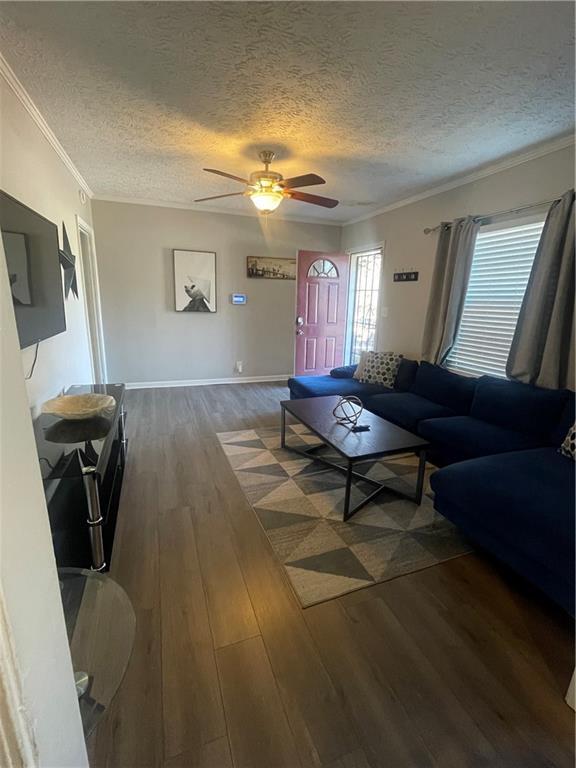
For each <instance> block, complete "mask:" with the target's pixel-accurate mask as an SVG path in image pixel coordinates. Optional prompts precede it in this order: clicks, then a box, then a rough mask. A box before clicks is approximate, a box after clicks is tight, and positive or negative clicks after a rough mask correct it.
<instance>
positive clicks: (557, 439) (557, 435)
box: [550, 391, 576, 445]
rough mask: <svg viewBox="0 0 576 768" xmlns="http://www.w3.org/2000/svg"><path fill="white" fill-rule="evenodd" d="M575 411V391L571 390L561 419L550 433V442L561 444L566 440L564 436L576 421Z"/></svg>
mask: <svg viewBox="0 0 576 768" xmlns="http://www.w3.org/2000/svg"><path fill="white" fill-rule="evenodd" d="M575 411H576V399H575V397H574V392H570V391H569V392H568V395H567V400H566V405H565V406H564V410H563V411H562V415H561V416H560V420H559V421H558V423H557V425H556V426H555V427H554V429H553V430H552V432H551V433H550V443H551V444H552V445H560V444H561V443H562V442H563V441H564V438H565V437H566V435H567V434H568V430H569V429H570V427H571V426H572V425H573V424H574V422H575V421H576V413H575Z"/></svg>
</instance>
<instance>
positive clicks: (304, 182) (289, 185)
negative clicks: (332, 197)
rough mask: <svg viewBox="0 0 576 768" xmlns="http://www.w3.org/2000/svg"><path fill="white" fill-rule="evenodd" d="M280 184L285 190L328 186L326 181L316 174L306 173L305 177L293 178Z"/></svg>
mask: <svg viewBox="0 0 576 768" xmlns="http://www.w3.org/2000/svg"><path fill="white" fill-rule="evenodd" d="M280 184H281V185H282V186H283V187H284V188H285V189H293V188H294V187H312V186H314V184H326V180H325V179H323V178H322V176H318V174H316V173H305V174H304V176H293V177H292V178H291V179H284V181H281V182H280Z"/></svg>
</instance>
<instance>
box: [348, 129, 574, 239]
mask: <svg viewBox="0 0 576 768" xmlns="http://www.w3.org/2000/svg"><path fill="white" fill-rule="evenodd" d="M573 145H574V135H573V134H572V135H570V136H561V137H560V138H557V139H552V141H548V142H546V143H545V144H540V145H538V146H537V147H535V148H533V149H530V150H528V151H526V152H521V153H519V154H516V155H512V156H511V157H508V158H505V159H504V160H499V161H497V162H495V163H491V164H490V165H486V166H484V167H483V168H480V169H479V170H477V171H473V172H472V173H469V174H467V175H466V176H459V177H457V178H455V179H453V180H452V181H447V182H446V183H445V184H439V185H438V186H435V187H430V188H429V189H427V190H425V191H424V192H419V193H417V194H416V195H412V196H411V197H405V198H403V199H402V200H398V201H397V202H395V203H390V205H386V206H384V207H383V208H377V209H376V210H375V211H372V213H366V214H364V215H363V216H358V218H355V219H349V220H348V221H345V222H343V223H342V224H341V226H342V227H347V226H349V225H350V224H357V223H358V222H360V221H368V219H373V218H375V217H376V216H380V215H381V214H383V213H389V212H390V211H395V210H396V209H397V208H403V207H404V206H405V205H411V204H412V203H418V202H420V200H425V199H426V198H427V197H434V195H441V194H442V193H443V192H449V191H450V190H452V189H457V188H458V187H464V186H466V184H472V182H474V181H479V180H480V179H485V178H487V177H488V176H493V175H494V174H495V173H500V172H501V171H507V170H508V169H509V168H514V167H515V166H517V165H522V164H523V163H527V162H529V161H530V160H536V159H537V158H539V157H544V156H545V155H550V154H552V152H558V150H560V149H565V148H566V147H570V146H573Z"/></svg>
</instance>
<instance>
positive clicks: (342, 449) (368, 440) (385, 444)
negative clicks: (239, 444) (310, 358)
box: [280, 395, 429, 520]
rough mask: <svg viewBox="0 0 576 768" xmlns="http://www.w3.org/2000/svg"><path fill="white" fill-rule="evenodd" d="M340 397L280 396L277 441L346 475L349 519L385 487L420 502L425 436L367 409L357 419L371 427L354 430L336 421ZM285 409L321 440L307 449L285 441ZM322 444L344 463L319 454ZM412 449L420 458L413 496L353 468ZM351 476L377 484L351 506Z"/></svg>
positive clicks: (426, 444)
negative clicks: (290, 397)
mask: <svg viewBox="0 0 576 768" xmlns="http://www.w3.org/2000/svg"><path fill="white" fill-rule="evenodd" d="M339 400H340V398H339V397H338V396H337V395H334V396H329V397H306V398H302V399H301V400H283V401H282V402H281V403H280V406H281V420H282V421H281V423H282V430H281V443H280V444H281V446H282V448H285V449H286V450H289V451H294V453H298V454H300V455H302V456H306V457H307V458H309V459H313V460H314V461H318V462H321V463H322V464H325V465H326V466H328V467H331V468H332V469H336V470H338V471H339V472H343V473H344V474H345V475H346V492H345V496H344V515H343V518H342V519H343V520H349V519H350V518H351V517H352V515H354V514H356V512H358V511H359V510H360V509H362V507H365V506H366V504H369V503H370V502H371V501H374V499H375V498H376V497H377V496H378V495H379V494H381V493H382V491H384V490H387V491H391V492H393V493H397V494H399V495H400V496H404V497H406V498H409V499H410V500H411V501H414V502H415V503H416V504H421V502H422V491H423V488H424V470H425V468H426V449H427V448H428V446H429V443H427V442H426V440H422V438H421V437H418V436H417V435H413V434H412V433H411V432H407V431H406V430H405V429H402V428H401V427H397V426H396V425H395V424H392V423H391V422H389V421H386V419H382V418H380V416H376V414H374V413H370V411H363V413H362V415H361V417H360V419H359V421H358V423H359V424H369V425H370V430H369V431H367V432H353V431H352V430H351V429H350V428H349V427H347V426H344V425H342V424H338V423H337V421H336V418H335V416H334V414H333V413H332V411H333V410H334V408H335V406H336V404H337V402H338V401H339ZM286 412H288V413H289V414H291V415H292V416H293V417H294V418H295V419H296V420H297V421H299V422H300V423H301V424H303V425H304V426H305V427H307V428H308V429H309V430H310V432H312V433H313V434H315V435H316V436H317V437H319V438H320V440H322V443H321V444H320V445H314V446H312V447H311V448H308V449H304V448H299V447H296V446H291V445H286ZM325 446H329V447H330V448H333V449H334V450H335V451H336V452H337V453H338V454H339V455H340V456H342V458H343V459H344V460H345V463H344V465H342V464H336V462H334V461H330V460H329V459H326V458H324V457H323V456H318V455H317V451H318V450H320V449H321V448H324V447H325ZM411 452H414V453H415V454H416V455H417V456H418V458H419V461H418V479H417V482H416V493H415V494H414V495H413V496H412V495H408V494H405V493H403V492H402V491H399V490H397V489H396V488H393V487H391V486H388V485H386V484H383V483H379V482H377V481H376V480H373V479H372V478H370V477H366V476H365V475H363V474H361V473H360V472H355V471H354V466H355V465H356V464H359V463H361V462H363V461H369V460H373V459H380V458H382V457H383V456H394V455H395V454H399V453H411ZM354 478H355V479H357V480H365V481H366V482H367V483H370V484H371V485H374V486H376V488H375V490H374V491H373V492H372V493H371V494H369V495H368V496H366V498H365V499H362V501H361V502H360V503H359V504H356V506H355V507H352V508H350V494H351V490H352V480H353V479H354Z"/></svg>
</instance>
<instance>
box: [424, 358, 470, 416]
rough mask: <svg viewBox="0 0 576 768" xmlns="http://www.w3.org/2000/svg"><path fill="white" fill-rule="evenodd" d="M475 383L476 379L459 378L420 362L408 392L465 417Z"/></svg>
mask: <svg viewBox="0 0 576 768" xmlns="http://www.w3.org/2000/svg"><path fill="white" fill-rule="evenodd" d="M476 382H477V379H473V378H470V377H468V376H460V375H459V374H457V373H452V372H451V371H447V370H446V369H445V368H441V367H440V366H439V365H432V364H431V363H427V362H425V361H422V362H421V363H420V365H419V366H418V371H417V372H416V377H415V379H414V384H413V385H412V388H411V390H410V391H411V392H412V393H413V394H415V395H420V397H425V398H426V399H427V400H432V401H433V402H435V403H438V404H439V405H444V406H446V408H450V410H451V411H453V412H455V413H460V414H463V415H465V414H467V413H468V412H469V411H470V405H471V403H472V398H473V397H474V389H475V388H476Z"/></svg>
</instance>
